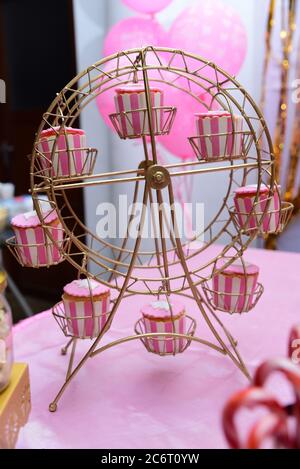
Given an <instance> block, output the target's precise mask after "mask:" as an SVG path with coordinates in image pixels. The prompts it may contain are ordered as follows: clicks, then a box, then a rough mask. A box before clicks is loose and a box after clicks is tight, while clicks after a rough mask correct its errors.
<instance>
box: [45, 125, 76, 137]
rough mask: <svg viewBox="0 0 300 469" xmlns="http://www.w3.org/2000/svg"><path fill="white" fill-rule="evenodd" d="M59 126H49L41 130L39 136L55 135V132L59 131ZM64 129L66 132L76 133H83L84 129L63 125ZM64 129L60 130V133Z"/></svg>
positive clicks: (62, 132)
mask: <svg viewBox="0 0 300 469" xmlns="http://www.w3.org/2000/svg"><path fill="white" fill-rule="evenodd" d="M60 129H61V128H60V127H53V129H52V127H50V128H49V129H45V130H42V132H41V135H40V136H41V137H42V138H43V137H45V138H47V137H51V136H52V135H57V132H59V131H60ZM64 130H65V131H66V133H67V134H76V135H85V131H84V130H82V129H74V128H73V127H65V128H64ZM64 130H61V135H63V134H64Z"/></svg>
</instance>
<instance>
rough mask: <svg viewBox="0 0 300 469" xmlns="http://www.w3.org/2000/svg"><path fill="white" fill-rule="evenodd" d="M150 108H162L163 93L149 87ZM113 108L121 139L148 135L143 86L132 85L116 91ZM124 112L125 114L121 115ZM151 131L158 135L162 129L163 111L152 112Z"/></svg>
mask: <svg viewBox="0 0 300 469" xmlns="http://www.w3.org/2000/svg"><path fill="white" fill-rule="evenodd" d="M150 97H151V106H152V107H153V108H160V107H162V106H163V92H162V90H160V89H159V88H154V87H150ZM115 106H116V112H117V114H120V115H119V116H118V121H119V128H120V129H121V133H122V135H123V138H128V137H139V136H141V135H149V122H148V115H147V112H146V109H147V102H146V93H145V88H144V86H143V85H140V84H132V85H126V86H123V87H120V88H117V89H116V96H115ZM124 111H126V114H122V113H123V112H124ZM152 116H153V131H154V133H160V132H161V130H162V128H163V111H162V110H160V109H157V110H154V111H153V113H152Z"/></svg>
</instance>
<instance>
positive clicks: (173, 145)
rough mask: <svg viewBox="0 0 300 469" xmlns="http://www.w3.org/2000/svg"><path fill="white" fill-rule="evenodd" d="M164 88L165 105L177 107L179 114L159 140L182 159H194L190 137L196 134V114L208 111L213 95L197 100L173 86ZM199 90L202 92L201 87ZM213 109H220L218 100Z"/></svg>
mask: <svg viewBox="0 0 300 469" xmlns="http://www.w3.org/2000/svg"><path fill="white" fill-rule="evenodd" d="M165 88H166V89H165V90H164V105H165V106H174V107H176V108H177V115H176V117H175V121H174V123H173V126H172V129H171V132H170V134H169V135H162V136H161V137H158V140H159V142H160V143H161V144H162V145H163V146H164V147H165V148H166V149H167V150H168V151H169V152H170V153H172V154H173V155H175V156H177V157H178V158H180V159H181V160H188V159H191V160H192V159H194V154H193V149H192V147H191V145H190V143H189V141H188V137H192V136H194V135H195V114H196V113H199V112H206V111H207V108H209V107H210V106H211V100H212V98H211V96H210V95H209V94H208V93H202V94H201V95H199V98H200V100H201V101H202V103H201V102H199V101H197V100H196V99H195V98H194V97H193V96H191V95H189V94H187V93H185V92H184V91H181V90H179V89H177V88H174V87H172V86H166V87H165ZM198 88H199V92H201V88H200V87H198ZM212 108H213V109H218V103H217V102H216V101H214V102H213V104H212Z"/></svg>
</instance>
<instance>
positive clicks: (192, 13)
mask: <svg viewBox="0 0 300 469" xmlns="http://www.w3.org/2000/svg"><path fill="white" fill-rule="evenodd" d="M168 46H169V47H174V48H176V49H182V50H185V51H188V52H190V53H193V54H197V55H200V56H202V57H204V58H205V59H207V60H209V61H211V62H213V63H215V64H216V65H217V66H218V67H220V68H221V69H224V70H225V71H226V72H228V73H230V74H231V75H236V74H237V73H238V72H239V70H240V68H241V66H242V64H243V62H244V59H245V56H246V52H247V35H246V30H245V26H244V24H243V22H242V20H241V17H240V15H239V14H238V13H237V12H236V11H235V10H234V9H233V8H232V7H231V6H229V5H226V4H225V2H222V1H220V0H214V1H211V0H202V1H201V2H195V3H194V4H193V5H192V6H190V7H188V8H186V9H185V10H184V11H183V12H182V13H181V14H180V15H179V16H178V17H177V18H176V20H175V21H174V23H173V24H172V26H171V29H170V32H169V43H168ZM177 60H179V59H177ZM188 65H189V63H188ZM201 74H203V75H204V76H205V77H207V78H211V79H214V70H213V69H212V68H210V67H207V68H205V69H203V70H202V71H201Z"/></svg>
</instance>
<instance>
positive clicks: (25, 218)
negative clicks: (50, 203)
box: [11, 210, 64, 267]
mask: <svg viewBox="0 0 300 469" xmlns="http://www.w3.org/2000/svg"><path fill="white" fill-rule="evenodd" d="M42 217H43V224H42V222H41V220H40V219H39V217H38V216H37V213H36V211H35V210H33V211H31V212H26V213H21V214H19V215H16V216H15V217H14V218H13V219H12V221H11V226H12V228H13V230H14V233H15V237H16V239H15V243H16V249H17V252H18V254H19V257H20V260H21V261H22V263H23V264H24V265H25V266H28V267H44V266H49V265H53V264H57V263H58V262H61V261H62V260H63V255H62V254H61V253H60V249H61V248H62V247H63V243H64V231H63V227H62V224H61V223H60V221H59V219H58V215H57V213H56V211H55V210H48V211H42ZM42 225H43V226H42ZM44 227H45V228H46V229H47V230H49V233H50V235H51V237H52V238H53V239H54V241H55V242H53V241H52V239H51V238H50V236H48V234H47V233H46V231H45V229H44Z"/></svg>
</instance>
